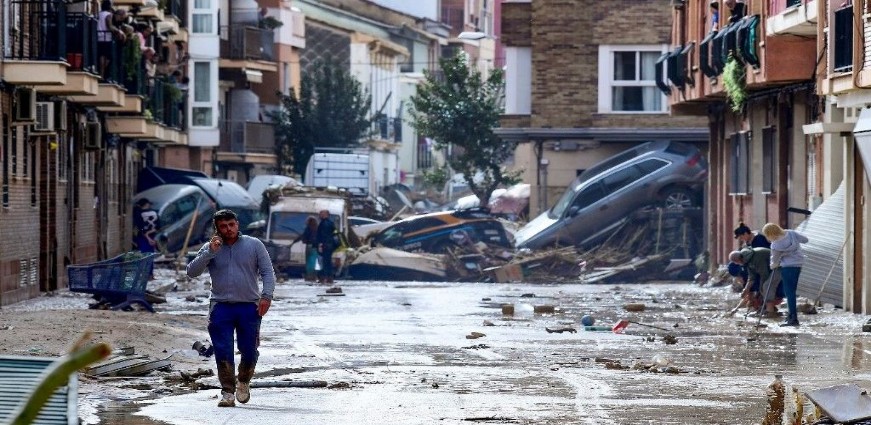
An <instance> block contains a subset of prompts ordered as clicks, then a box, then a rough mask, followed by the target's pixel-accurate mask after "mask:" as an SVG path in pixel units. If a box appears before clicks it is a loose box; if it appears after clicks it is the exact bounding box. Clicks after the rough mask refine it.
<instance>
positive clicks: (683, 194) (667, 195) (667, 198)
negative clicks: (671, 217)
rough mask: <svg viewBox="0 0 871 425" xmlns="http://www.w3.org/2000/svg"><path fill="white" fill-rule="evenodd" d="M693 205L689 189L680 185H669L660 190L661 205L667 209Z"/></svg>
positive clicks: (692, 196)
mask: <svg viewBox="0 0 871 425" xmlns="http://www.w3.org/2000/svg"><path fill="white" fill-rule="evenodd" d="M694 205H695V197H694V195H693V193H692V192H691V191H689V190H688V189H686V188H682V187H670V188H667V189H666V190H664V191H663V192H662V206H663V208H665V209H667V210H677V209H683V208H690V207H693V206H694Z"/></svg>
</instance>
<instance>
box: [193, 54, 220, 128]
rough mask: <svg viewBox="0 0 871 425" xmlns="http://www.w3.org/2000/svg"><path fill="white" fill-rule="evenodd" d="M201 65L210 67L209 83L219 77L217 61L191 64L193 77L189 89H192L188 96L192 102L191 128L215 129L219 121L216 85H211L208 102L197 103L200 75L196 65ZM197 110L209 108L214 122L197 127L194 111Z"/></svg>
mask: <svg viewBox="0 0 871 425" xmlns="http://www.w3.org/2000/svg"><path fill="white" fill-rule="evenodd" d="M200 63H202V64H207V65H208V67H209V75H208V80H209V81H213V80H214V79H215V78H217V75H218V69H217V68H218V67H217V61H210V60H209V61H193V62H192V63H191V66H190V70H191V74H192V75H191V83H190V86H189V87H190V93H189V95H188V96H189V97H188V99H189V102H190V105H191V120H190V125H191V127H193V128H215V126H216V125H217V124H216V122H217V120H218V117H217V114H216V103H217V98H218V94H217V93H215V85H214V84H211V83H210V84H209V92H208V99H207V100H204V101H197V100H196V98H197V92H196V90H197V84H196V81H197V80H196V79H197V77H198V75H197V66H196V65H197V64H200ZM196 108H208V109H211V111H212V122H211V123H210V124H209V125H196V124H195V123H194V117H193V111H194V109H196Z"/></svg>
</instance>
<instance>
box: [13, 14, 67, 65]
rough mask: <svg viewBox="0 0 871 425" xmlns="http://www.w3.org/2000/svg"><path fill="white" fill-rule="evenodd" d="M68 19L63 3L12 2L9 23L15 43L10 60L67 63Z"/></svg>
mask: <svg viewBox="0 0 871 425" xmlns="http://www.w3.org/2000/svg"><path fill="white" fill-rule="evenodd" d="M67 16H68V14H67V8H66V3H64V2H62V1H13V2H11V3H10V4H9V22H8V26H9V34H10V35H11V43H10V45H9V48H8V50H7V52H6V54H5V57H6V59H14V60H44V61H62V60H66V59H67V34H66V26H67ZM79 37H80V38H81V36H79Z"/></svg>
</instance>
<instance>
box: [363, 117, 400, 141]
mask: <svg viewBox="0 0 871 425" xmlns="http://www.w3.org/2000/svg"><path fill="white" fill-rule="evenodd" d="M370 131H371V134H372V138H373V139H378V140H384V141H388V142H393V143H402V118H396V117H388V116H387V115H385V114H379V115H377V116H376V118H375V119H374V120H372V124H371V128H370Z"/></svg>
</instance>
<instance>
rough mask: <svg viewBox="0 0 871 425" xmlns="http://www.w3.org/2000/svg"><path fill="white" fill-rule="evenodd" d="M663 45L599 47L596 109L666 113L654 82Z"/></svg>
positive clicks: (664, 99) (663, 99) (616, 111)
mask: <svg viewBox="0 0 871 425" xmlns="http://www.w3.org/2000/svg"><path fill="white" fill-rule="evenodd" d="M665 51H666V49H665V46H661V45H647V46H629V45H627V46H599V112H600V113H665V112H667V111H668V109H667V108H668V101H667V99H666V98H665V95H664V94H663V93H662V91H660V90H659V89H658V88H657V85H656V61H657V60H658V59H659V58H660V57H661V56H662V54H663V53H664V52H665Z"/></svg>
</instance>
